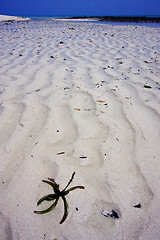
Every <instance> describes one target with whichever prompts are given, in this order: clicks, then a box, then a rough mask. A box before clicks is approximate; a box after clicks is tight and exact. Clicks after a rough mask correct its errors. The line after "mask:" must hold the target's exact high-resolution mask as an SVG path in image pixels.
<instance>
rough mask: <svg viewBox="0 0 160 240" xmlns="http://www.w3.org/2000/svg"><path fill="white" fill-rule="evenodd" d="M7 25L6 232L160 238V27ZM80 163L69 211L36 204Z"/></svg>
mask: <svg viewBox="0 0 160 240" xmlns="http://www.w3.org/2000/svg"><path fill="white" fill-rule="evenodd" d="M0 26H1V38H0V42H1V44H0V45H1V53H0V62H1V68H0V76H1V80H0V87H1V90H0V132H1V134H0V136H1V137H0V156H1V158H0V179H1V181H0V193H1V197H0V206H1V207H0V226H1V227H0V239H3V240H7V239H13V240H18V239H20V240H31V239H34V240H41V239H47V240H53V239H58V240H67V239H68V240H79V239H82V240H104V239H115V240H117V239H127V240H128V239H143V240H150V239H159V238H160V211H159V206H160V147H159V146H160V63H159V59H160V51H159V50H160V42H159V37H160V34H159V33H160V28H149V27H142V26H141V27H140V26H138V27H134V26H111V25H107V24H106V25H105V24H104V25H100V24H94V23H77V22H70V23H68V22H63V21H51V22H47V21H42V22H39V21H35V22H33V21H30V22H28V23H27V22H14V23H9V24H7V25H6V24H5V23H1V24H0ZM60 42H63V43H60ZM51 56H52V57H53V58H51ZM144 85H148V86H151V87H152V88H145V87H144ZM59 152H65V153H64V154H61V155H57V153H59ZM82 156H84V157H86V158H80V157H82ZM74 171H75V172H76V175H75V179H74V182H73V183H72V184H71V186H74V185H84V186H85V190H75V191H73V192H71V193H70V194H69V195H67V197H66V198H67V201H68V204H69V215H68V218H67V219H66V221H65V222H64V223H63V224H62V225H60V224H59V221H60V220H61V218H62V215H63V202H62V201H61V200H60V202H59V203H58V205H57V207H56V208H55V209H54V210H53V211H52V212H50V213H48V214H45V215H36V214H34V213H33V211H34V210H40V209H45V208H46V207H47V206H49V205H50V203H49V205H48V203H42V205H41V206H39V207H36V202H37V201H38V200H39V198H41V197H42V196H44V195H45V194H48V193H52V188H51V187H50V186H48V185H47V184H45V183H42V181H41V180H42V179H47V178H48V177H52V178H55V179H56V181H57V182H58V183H59V184H60V188H61V189H62V188H63V187H64V186H65V184H66V183H67V182H68V180H69V178H70V177H71V174H72V173H73V172H74ZM139 203H140V204H141V208H134V207H133V206H134V205H136V204H139ZM76 208H78V211H77V210H76ZM112 209H113V210H115V211H116V212H117V213H118V214H119V216H120V218H119V219H118V220H114V219H112V218H110V217H108V218H107V217H104V216H103V215H102V214H101V211H102V210H107V211H111V210H112Z"/></svg>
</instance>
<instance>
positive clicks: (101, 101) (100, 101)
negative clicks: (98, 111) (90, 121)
mask: <svg viewBox="0 0 160 240" xmlns="http://www.w3.org/2000/svg"><path fill="white" fill-rule="evenodd" d="M97 102H99V103H103V102H105V101H103V100H97Z"/></svg>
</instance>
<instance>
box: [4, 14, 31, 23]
mask: <svg viewBox="0 0 160 240" xmlns="http://www.w3.org/2000/svg"><path fill="white" fill-rule="evenodd" d="M26 20H30V18H25V17H15V16H8V15H0V22H2V21H26Z"/></svg>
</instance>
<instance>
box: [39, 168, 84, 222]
mask: <svg viewBox="0 0 160 240" xmlns="http://www.w3.org/2000/svg"><path fill="white" fill-rule="evenodd" d="M74 175H75V172H74V173H73V174H72V176H71V178H70V180H69V182H68V184H67V185H66V187H65V188H64V189H63V190H62V191H60V190H59V184H57V183H56V182H55V180H54V179H53V178H48V180H49V181H47V180H42V182H44V183H47V184H48V185H50V186H51V187H52V188H53V191H54V194H48V195H45V196H43V197H42V198H40V199H39V201H38V202H37V206H39V205H40V204H41V203H42V202H43V201H52V200H54V202H53V204H52V205H51V206H50V207H49V208H47V209H45V210H42V211H34V213H36V214H44V213H48V212H50V211H52V210H53V209H54V208H55V207H56V205H57V203H58V200H59V198H60V197H61V198H62V200H63V203H64V214H63V217H62V219H61V221H60V224H62V223H63V222H64V221H65V220H66V218H67V216H68V203H67V200H66V198H65V196H66V195H67V194H68V193H69V192H71V191H73V190H75V189H77V188H79V189H84V186H75V187H71V188H69V189H67V188H68V186H69V185H70V184H71V182H72V181H73V178H74Z"/></svg>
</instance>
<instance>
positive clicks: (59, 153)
mask: <svg viewBox="0 0 160 240" xmlns="http://www.w3.org/2000/svg"><path fill="white" fill-rule="evenodd" d="M61 154H65V152H58V153H57V155H61Z"/></svg>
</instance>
